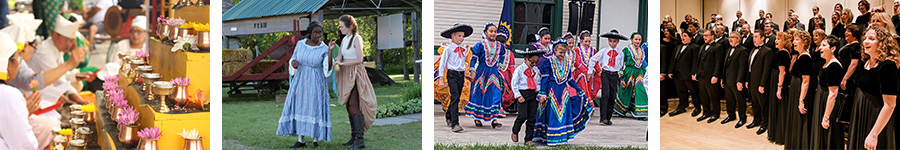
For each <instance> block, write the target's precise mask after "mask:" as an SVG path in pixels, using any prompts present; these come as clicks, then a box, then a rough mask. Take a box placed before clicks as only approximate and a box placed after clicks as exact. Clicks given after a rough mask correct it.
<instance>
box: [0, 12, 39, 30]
mask: <svg viewBox="0 0 900 150" xmlns="http://www.w3.org/2000/svg"><path fill="white" fill-rule="evenodd" d="M6 18H7V19H9V23H10V25H18V26H25V27H29V28H32V29H35V30H37V28H38V26H40V25H41V22H44V21H43V20H40V19H34V15H27V14H11V15H6Z"/></svg>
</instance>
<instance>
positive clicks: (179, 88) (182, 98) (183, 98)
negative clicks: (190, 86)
mask: <svg viewBox="0 0 900 150" xmlns="http://www.w3.org/2000/svg"><path fill="white" fill-rule="evenodd" d="M172 100H173V101H175V105H179V106H180V105H184V104H185V102H187V100H188V95H187V85H176V86H175V93H174V95H172Z"/></svg>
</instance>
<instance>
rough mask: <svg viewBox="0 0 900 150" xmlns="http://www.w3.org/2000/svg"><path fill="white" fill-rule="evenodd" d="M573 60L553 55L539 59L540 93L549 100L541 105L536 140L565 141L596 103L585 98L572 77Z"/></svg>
mask: <svg viewBox="0 0 900 150" xmlns="http://www.w3.org/2000/svg"><path fill="white" fill-rule="evenodd" d="M573 61H574V60H572V59H558V58H557V57H556V56H553V55H551V56H549V57H542V58H540V61H538V62H539V63H540V64H539V65H540V67H539V68H540V69H541V90H540V91H539V92H538V95H539V96H547V97H548V99H547V101H546V102H544V103H542V104H539V105H538V114H537V117H536V123H535V124H534V127H535V128H534V130H535V133H534V140H533V141H537V142H547V145H550V146H555V145H561V144H566V143H568V141H569V140H572V139H574V138H575V136H576V135H578V133H580V132H581V131H583V130H584V127H585V125H586V124H587V122H588V121H589V120H590V114H591V112H592V111H593V108H592V107H593V105H591V104H590V102H588V101H587V100H585V99H584V98H583V97H584V91H583V90H582V89H581V88H579V87H578V83H577V81H575V80H573V79H572V78H571V76H570V74H572V72H574V70H575V69H574V68H575V67H574V64H573V63H572V62H573Z"/></svg>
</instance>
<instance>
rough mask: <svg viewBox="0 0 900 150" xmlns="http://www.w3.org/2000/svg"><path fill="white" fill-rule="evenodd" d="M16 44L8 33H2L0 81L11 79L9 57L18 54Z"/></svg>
mask: <svg viewBox="0 0 900 150" xmlns="http://www.w3.org/2000/svg"><path fill="white" fill-rule="evenodd" d="M16 49H17V48H16V43H15V42H13V41H12V38H10V37H9V35H6V33H0V80H7V79H9V76H8V73H9V72H8V69H7V68H8V67H9V57H12V55H13V54H15V53H16Z"/></svg>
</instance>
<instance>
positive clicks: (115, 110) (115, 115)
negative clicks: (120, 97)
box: [109, 107, 125, 121]
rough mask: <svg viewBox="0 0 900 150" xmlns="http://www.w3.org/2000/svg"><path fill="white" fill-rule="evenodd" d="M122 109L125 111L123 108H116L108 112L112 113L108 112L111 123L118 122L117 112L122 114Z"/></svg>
mask: <svg viewBox="0 0 900 150" xmlns="http://www.w3.org/2000/svg"><path fill="white" fill-rule="evenodd" d="M123 109H125V108H121V107H116V108H113V109H110V111H112V112H109V118H110V119H112V121H116V120H119V112H122V110H123Z"/></svg>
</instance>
